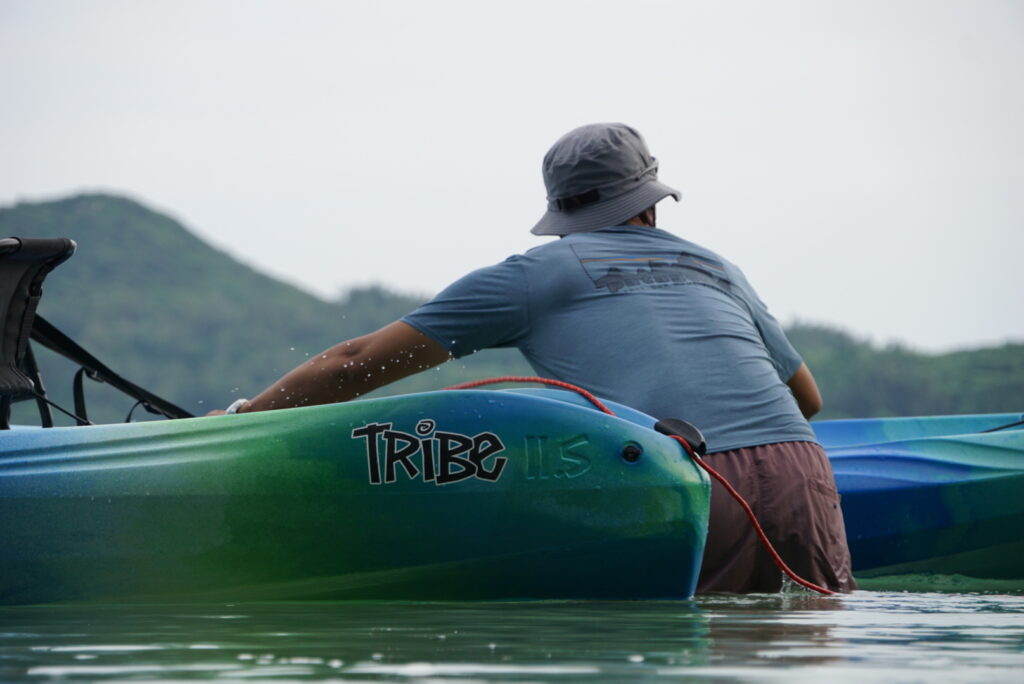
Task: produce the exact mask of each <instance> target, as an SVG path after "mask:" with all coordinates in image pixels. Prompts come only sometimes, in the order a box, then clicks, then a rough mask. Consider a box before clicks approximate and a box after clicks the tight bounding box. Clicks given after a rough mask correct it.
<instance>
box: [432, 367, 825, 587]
mask: <svg viewBox="0 0 1024 684" xmlns="http://www.w3.org/2000/svg"><path fill="white" fill-rule="evenodd" d="M503 382H516V383H525V382H533V383H540V384H542V385H551V386H553V387H560V388H562V389H566V390H570V391H572V392H576V393H577V394H579V395H580V396H582V397H583V398H584V399H586V400H587V401H589V402H590V403H591V404H593V405H594V406H595V407H596V408H597V409H598V410H599V411H601V412H602V413H607V414H608V415H610V416H614V415H615V413H613V412H612V410H611V409H609V408H608V407H607V406H605V405H604V404H603V403H602V402H601V400H600V399H598V398H597V397H595V396H594V395H593V394H591V393H590V392H588V391H587V390H585V389H583V388H582V387H577V386H576V385H573V384H571V383H568V382H562V381H561V380H552V379H550V378H539V377H533V376H525V375H506V376H503V377H500V378H486V379H484V380H472V381H470V382H464V383H461V384H458V385H452V386H451V387H445V389H446V390H464V389H474V388H476V387H482V386H484V385H496V384H499V383H503ZM668 436H669V437H671V438H672V439H674V440H676V441H677V442H679V444H680V445H681V446H682V447H683V450H684V451H685V452H686V453H687V454H688V455H689V457H690V458H691V459H693V462H694V463H696V464H697V465H698V466H699V467H701V468H703V469H704V471H705V472H707V474H708V475H710V476H711V477H713V478H715V479H716V480H718V482H719V483H720V484H721V485H722V486H723V487H725V491H727V492H729V494H730V496H732V498H734V499H736V501H738V502H739V504H740V506H742V507H743V511H744V512H745V513H746V514H747V518H749V519H750V524H751V525H753V526H754V531H755V532H756V533H757V536H758V538H759V539H760V540H761V544H762V545H763V546H764V548H765V549H766V550H767V551H768V554H769V555H770V556H771V557H772V560H773V561H775V565H777V566H778V568H779V570H781V571H782V572H783V574H785V575H786V577H789V578H790V579H791V580H793V581H794V582H796V583H797V584H799V585H800V586H802V587H805V588H807V589H810V590H811V591H816V592H818V593H819V594H824V595H826V596H831V595H832V594H834V593H835V592H834V591H831V590H829V589H826V588H825V587H819V586H818V585H817V584H814V583H813V582H808V581H807V580H805V579H804V578H803V577H800V576H799V575H797V574H796V573H795V572H793V571H792V570H790V568H789V566H788V565H786V563H785V561H783V560H782V556H780V555H779V552H778V551H776V550H775V547H774V546H772V543H771V541H770V540H769V539H768V535H767V534H765V532H764V529H762V528H761V523H759V522H758V521H757V516H756V515H754V511H753V509H751V508H750V504H748V503H747V502H746V501H745V500H744V498H743V496H742V495H741V494H740V493H739V492H737V491H736V490H735V489H734V488H733V486H732V485H731V484H729V482H728V481H727V480H726V479H725V478H724V477H722V475H721V474H719V473H718V471H716V470H715V469H714V468H712V467H711V466H709V465H708V464H707V463H705V462H704V459H702V458H701V457H700V456H698V455H697V452H696V451H694V450H693V447H692V446H691V445H690V443H689V442H687V441H686V440H685V439H683V438H682V437H680V436H679V435H668Z"/></svg>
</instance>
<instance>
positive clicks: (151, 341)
mask: <svg viewBox="0 0 1024 684" xmlns="http://www.w3.org/2000/svg"><path fill="white" fill-rule="evenodd" d="M8 235H17V236H25V237H53V236H61V237H70V238H72V239H74V240H75V241H77V243H78V246H79V248H78V252H77V253H76V254H75V256H74V257H73V258H72V259H71V260H69V261H68V262H66V263H65V264H64V265H62V266H61V267H60V268H59V269H57V270H56V271H54V273H53V274H51V275H50V277H49V279H48V280H47V282H46V284H45V287H44V289H45V291H46V294H45V296H44V297H43V300H42V304H41V305H40V313H42V314H43V315H44V316H46V317H47V318H48V319H49V320H50V321H51V322H52V323H54V324H55V325H57V326H58V327H59V328H61V329H63V330H64V331H65V332H67V333H68V334H69V335H71V336H72V337H73V338H75V339H76V340H77V341H78V342H79V343H81V344H82V345H83V346H85V347H86V348H87V349H89V350H90V351H92V352H93V353H94V354H95V355H96V356H98V357H99V358H100V359H102V360H104V361H105V362H106V363H108V364H109V365H110V366H112V367H113V368H114V369H115V370H117V371H118V372H119V373H121V374H122V375H124V376H125V377H127V378H129V379H131V380H132V381H134V382H136V383H137V384H140V385H142V386H144V387H146V388H148V389H150V390H152V391H154V392H156V393H157V394H160V395H162V396H164V397H166V398H167V399H169V400H171V401H173V402H175V403H177V404H179V405H181V406H182V407H184V408H186V409H187V410H189V411H192V412H195V413H205V412H206V411H207V410H208V409H210V408H221V407H223V406H226V405H227V404H228V403H230V401H231V400H232V399H233V398H235V397H236V396H239V395H243V396H249V395H251V394H253V393H255V392H256V391H258V390H259V389H261V388H263V387H265V386H266V385H268V384H270V383H271V382H272V381H274V380H276V379H277V378H278V377H279V376H280V375H281V374H282V373H284V372H285V371H287V370H289V369H290V368H292V367H294V366H295V365H297V364H298V363H300V362H301V361H302V360H303V359H305V358H306V357H308V356H309V355H311V354H315V353H317V352H319V351H320V350H322V349H324V348H326V347H328V346H330V345H332V344H334V343H336V342H338V341H339V340H343V339H347V338H350V337H355V336H358V335H362V334H365V333H367V332H370V331H372V330H374V329H376V328H378V327H380V326H381V325H384V324H386V323H388V322H390V321H392V320H394V319H396V318H398V317H399V316H401V315H402V314H404V313H406V312H407V311H409V310H410V309H412V308H413V307H414V306H416V305H417V304H418V303H419V301H418V300H417V299H416V298H415V297H410V296H407V295H402V294H397V293H393V292H389V291H387V290H384V289H381V288H361V289H356V290H353V291H351V292H349V293H347V295H346V296H345V297H344V298H342V299H341V300H339V301H337V302H327V301H324V300H322V299H319V298H317V297H315V296H313V295H310V294H308V293H306V292H304V291H302V290H299V289H297V288H295V287H293V286H290V285H287V284H285V283H282V282H280V281H277V280H275V279H273V278H270V277H268V276H266V275H264V274H261V273H259V272H257V271H255V270H254V269H252V268H250V267H248V266H246V265H244V264H242V263H240V262H239V261H238V260H236V259H235V258H234V257H232V256H230V255H229V254H226V253H224V252H222V251H219V250H217V249H215V248H213V247H211V246H210V245H208V244H206V243H205V242H203V241H202V240H200V239H199V238H198V237H196V236H195V235H193V234H192V233H191V232H189V231H188V230H187V229H186V228H185V227H184V226H182V225H181V224H180V223H178V222H176V221H174V220H173V219H172V218H170V217H168V216H165V215H163V214H160V213H157V212H154V211H152V210H150V209H148V208H146V207H144V206H142V205H141V204H139V203H137V202H134V201H132V200H129V199H125V198H121V197H113V196H108V195H81V196H76V197H70V198H67V199H62V200H57V201H51V202H39V203H19V204H17V205H15V206H13V207H8V208H2V209H0V236H8ZM789 333H790V336H791V339H792V340H793V343H794V345H795V346H796V347H797V348H798V349H799V350H800V352H801V353H802V354H803V355H804V358H805V359H806V360H807V363H808V365H809V366H810V367H811V368H812V370H813V371H814V374H815V376H816V377H817V379H818V383H819V386H820V387H821V389H822V393H823V395H824V396H825V406H826V408H825V411H824V412H823V414H822V417H859V416H865V417H866V416H880V415H921V414H938V413H969V412H986V411H1018V410H1024V345H1019V344H1017V345H1005V346H1003V347H997V348H991V349H980V350H965V351H958V352H954V353H951V354H942V355H929V354H922V353H918V352H915V351H912V350H909V349H906V348H903V347H886V348H877V347H874V346H872V345H870V344H868V343H866V342H863V341H860V340H857V339H856V338H854V337H853V336H851V335H849V334H847V333H845V332H843V331H839V330H836V329H834V328H829V327H827V326H815V325H799V326H794V327H792V328H790V330H789ZM40 357H41V358H40V363H41V365H42V366H43V370H44V378H45V380H46V382H47V387H48V389H49V390H50V392H51V394H53V395H54V396H55V397H56V398H57V399H58V400H60V401H62V402H64V403H65V404H67V405H70V403H71V402H70V380H71V374H72V373H73V371H74V369H73V368H72V367H70V365H69V364H66V363H64V362H63V361H62V360H60V359H56V358H53V357H52V355H49V354H48V353H45V352H43V353H40ZM529 372H530V371H529V367H528V366H527V365H526V363H525V362H524V361H523V359H522V357H521V356H520V355H519V354H518V352H515V351H508V350H489V351H485V352H481V353H479V354H476V355H474V356H473V357H470V358H466V359H460V360H458V361H454V362H451V363H448V364H445V365H443V366H441V367H439V368H438V369H434V370H431V371H428V372H427V373H422V374H420V375H418V376H413V377H412V378H408V379H406V380H404V381H402V382H401V383H397V384H396V385H393V386H391V387H388V388H384V389H383V390H379V391H378V394H394V393H401V392H413V391H423V390H429V389H437V388H439V387H444V386H447V385H450V384H454V383H456V382H460V381H463V380H469V379H474V378H480V377H489V376H495V375H505V374H523V373H529ZM87 395H88V397H89V406H90V417H92V418H94V419H95V420H97V421H116V420H123V419H124V416H125V414H126V413H127V411H128V409H129V408H130V407H131V404H132V402H131V401H130V400H127V399H125V398H123V397H122V396H121V395H119V394H117V393H116V392H113V391H112V390H110V389H109V388H106V387H105V386H100V385H94V384H93V385H89V386H88V387H87ZM30 408H31V407H29V406H27V405H25V404H22V405H19V406H18V407H17V412H16V416H15V417H16V418H18V417H19V416H25V418H24V419H25V420H27V421H31V420H33V415H32V411H31V410H30Z"/></svg>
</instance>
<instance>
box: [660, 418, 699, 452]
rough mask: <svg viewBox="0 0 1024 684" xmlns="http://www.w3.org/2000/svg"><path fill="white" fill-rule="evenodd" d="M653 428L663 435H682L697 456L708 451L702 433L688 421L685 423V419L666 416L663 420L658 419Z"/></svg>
mask: <svg viewBox="0 0 1024 684" xmlns="http://www.w3.org/2000/svg"><path fill="white" fill-rule="evenodd" d="M654 429H655V430H657V431H658V432H660V433H661V434H663V435H675V436H676V437H682V438H683V439H685V440H686V443H687V444H689V445H690V447H691V448H692V449H693V451H694V452H695V453H696V454H697V455H698V456H703V455H704V454H706V453H707V452H708V445H707V442H705V441H704V435H702V434H701V433H700V430H698V429H697V428H696V427H694V426H693V425H691V424H690V423H687V422H686V421H685V420H680V419H678V418H666V419H665V420H659V421H658V422H657V423H655V425H654Z"/></svg>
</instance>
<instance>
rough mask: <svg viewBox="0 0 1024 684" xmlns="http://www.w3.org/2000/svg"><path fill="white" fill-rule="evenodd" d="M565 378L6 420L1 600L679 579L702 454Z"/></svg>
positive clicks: (337, 594) (621, 594)
mask: <svg viewBox="0 0 1024 684" xmlns="http://www.w3.org/2000/svg"><path fill="white" fill-rule="evenodd" d="M575 396H576V395H572V397H569V393H566V392H559V391H554V390H518V391H498V392H494V391H484V390H476V391H473V390H471V391H442V392H430V393H425V394H419V395H407V396H400V397H392V398H382V399H367V400H363V401H356V402H350V403H347V404H335V405H330V406H318V407H309V408H299V409H289V410H283V411H274V412H267V413H259V414H243V415H231V416H221V417H216V418H193V419H184V420H174V421H161V422H148V423H132V424H122V425H103V426H85V427H68V428H50V429H40V428H35V429H33V428H16V429H13V430H9V431H3V432H0V603H4V604H28V603H48V602H66V601H118V602H123V601H168V600H174V601H177V600H202V601H246V600H316V599H331V600H336V599H426V600H442V599H517V598H558V599H566V598H601V599H648V598H649V599H655V598H685V597H688V596H691V595H692V594H693V591H694V587H695V584H696V581H697V575H698V572H699V569H700V561H701V555H702V553H703V548H704V540H705V537H706V531H707V520H708V502H709V497H710V485H709V481H708V478H707V476H706V475H705V474H704V472H703V471H701V470H700V469H699V468H697V467H696V466H695V465H694V464H693V463H692V462H691V461H690V459H689V457H687V455H686V454H685V453H684V452H683V451H682V449H681V448H680V446H679V445H678V444H677V443H676V442H674V441H673V440H672V439H670V438H669V437H666V436H665V435H662V434H659V433H657V432H655V431H654V430H652V429H650V427H649V426H648V425H647V424H646V422H647V421H648V418H647V417H646V416H643V415H642V414H639V413H637V412H635V411H631V410H630V409H628V408H626V407H623V406H616V405H614V404H610V406H611V408H612V409H613V410H614V411H615V412H616V413H617V414H618V416H619V417H615V416H609V415H607V414H604V413H601V412H599V411H597V410H595V409H594V408H593V407H589V405H587V406H584V405H582V400H579V401H577V400H576V399H575V398H573V397H575ZM651 422H653V421H651ZM641 423H644V424H641Z"/></svg>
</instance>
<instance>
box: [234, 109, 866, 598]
mask: <svg viewBox="0 0 1024 684" xmlns="http://www.w3.org/2000/svg"><path fill="white" fill-rule="evenodd" d="M657 169H658V166H657V162H656V160H655V159H654V157H652V156H651V154H650V152H649V151H648V149H647V145H646V143H645V142H644V140H643V138H642V137H641V136H640V134H639V133H638V132H637V131H635V130H633V129H632V128H630V127H628V126H625V125H623V124H594V125H589V126H583V127H581V128H577V129H575V130H573V131H570V132H569V133H568V134H566V135H565V136H563V137H562V138H561V139H560V140H558V141H557V142H556V143H555V144H554V146H553V147H552V148H551V149H550V151H549V152H548V153H547V155H546V156H545V158H544V164H543V174H544V182H545V185H546V186H547V191H548V209H547V212H546V213H545V214H544V216H543V217H542V218H541V220H540V221H539V222H538V223H537V225H536V226H534V228H533V233H535V234H537V235H557V236H559V237H560V238H562V239H561V240H558V241H553V242H550V243H548V244H545V245H542V246H540V247H537V248H535V249H532V250H530V251H529V252H527V253H526V254H523V255H519V256H514V257H511V258H509V259H507V260H506V261H505V262H503V263H501V264H497V265H495V266H490V267H487V268H483V269H480V270H478V271H475V272H473V273H471V274H469V275H467V276H465V277H464V278H462V279H461V280H459V281H457V282H455V283H454V284H452V285H451V286H449V287H448V288H447V289H445V290H444V291H443V292H442V293H441V294H439V295H438V296H437V297H436V298H435V299H434V300H433V301H431V302H428V303H427V304H424V305H423V306H421V307H420V308H419V309H417V310H416V311H413V312H412V313H411V314H409V315H407V316H405V317H404V318H403V319H401V320H400V321H396V322H394V323H392V324H390V325H388V326H385V327H384V328H382V329H380V330H378V331H377V332H374V333H372V334H370V335H366V336H365V337H360V338H357V339H353V340H349V341H347V342H343V343H341V344H338V345H336V346H334V347H332V348H331V349H328V350H327V351H325V352H323V354H321V355H319V356H318V357H317V358H315V359H313V360H311V361H309V362H307V363H305V364H303V365H302V366H300V367H298V368H296V369H295V370H293V371H291V372H290V373H288V374H287V375H285V376H284V377H283V378H281V380H279V381H278V382H277V383H275V384H274V385H273V386H272V387H270V388H268V389H267V390H265V391H264V392H262V393H261V394H259V395H258V396H257V397H256V398H254V399H253V400H252V401H251V402H248V401H245V400H240V401H239V402H236V403H235V404H233V405H232V407H231V408H229V412H233V411H238V412H240V413H245V412H249V411H263V410H268V409H274V408H284V407H289V406H303V405H308V404H324V403H331V402H337V401H346V400H348V399H352V398H354V397H357V396H360V395H362V394H365V393H366V392H369V391H371V390H373V389H375V388H377V387H380V386H382V385H385V384H388V383H390V382H393V381H395V380H398V379H400V378H403V377H405V376H406V375H409V374H411V373H414V372H417V371H420V370H423V369H425V368H429V367H431V366H435V365H437V364H439V363H442V362H444V361H447V360H448V359H449V358H453V357H459V356H463V355H466V354H470V353H472V352H474V351H477V350H478V349H483V348H486V347H510V346H515V347H518V348H519V349H520V351H521V352H522V353H523V354H524V356H526V358H527V360H529V362H530V363H531V365H532V366H533V367H534V369H535V370H536V371H537V373H538V374H539V375H542V376H544V377H549V378H554V379H558V380H563V381H566V382H570V383H573V384H575V385H579V386H581V387H584V388H586V389H587V390H589V391H591V392H593V393H594V394H596V395H598V396H600V397H605V398H607V399H611V400H614V401H617V402H620V403H623V404H626V405H628V406H632V407H634V408H636V409H639V410H641V411H644V412H645V413H648V414H650V415H652V416H654V417H656V418H659V419H664V418H682V419H684V420H687V421H689V422H691V423H693V424H694V425H696V426H697V427H698V428H700V429H701V430H702V431H703V433H704V435H705V437H706V439H707V443H708V451H709V453H710V454H711V455H710V456H709V457H708V458H707V460H708V462H709V463H710V464H711V465H712V467H714V468H716V469H717V470H719V472H721V473H722V474H723V475H725V477H726V478H727V479H728V480H729V481H730V482H731V483H732V484H733V486H735V487H736V488H737V489H738V490H739V491H740V493H741V494H743V495H744V496H745V498H747V500H748V502H749V503H750V504H751V506H752V507H753V508H754V510H755V511H756V512H757V513H758V515H759V517H760V518H761V520H762V524H763V525H764V526H765V530H766V532H767V534H768V535H769V537H770V538H771V539H772V541H773V542H774V544H775V545H776V548H777V549H778V550H779V552H780V553H781V555H782V557H783V559H784V560H786V562H787V563H788V564H789V565H790V567H792V569H793V570H794V571H796V572H797V574H799V575H801V576H802V577H804V578H805V579H808V580H810V581H812V582H815V583H817V584H819V585H823V586H827V587H829V588H831V589H834V590H840V591H848V590H851V589H852V588H854V583H853V578H852V576H851V574H850V560H849V551H848V550H847V547H846V539H845V533H844V530H843V521H842V514H841V512H840V510H839V506H838V496H837V494H836V491H835V484H834V480H833V477H832V471H831V467H830V466H829V463H828V459H827V458H826V456H825V454H824V452H823V451H822V449H821V447H820V446H818V445H817V444H816V443H815V438H814V433H813V432H812V431H811V428H810V426H809V425H808V423H807V420H806V419H807V418H809V417H810V416H812V415H813V414H815V413H816V412H817V411H818V410H820V407H821V397H820V395H819V394H818V389H817V386H816V385H815V382H814V378H813V376H812V375H811V373H810V371H809V370H808V369H807V366H806V365H804V364H803V362H802V360H801V359H800V356H799V355H798V354H797V352H796V351H795V350H794V349H793V347H792V346H791V345H790V343H789V341H788V340H787V339H786V336H785V334H784V333H783V331H782V328H781V327H780V326H779V324H778V323H777V322H776V321H775V319H774V318H772V316H771V315H770V314H769V313H768V311H767V309H766V308H765V306H764V304H763V303H762V302H761V301H760V300H759V299H758V298H757V295H756V294H755V293H754V291H753V289H752V288H751V286H750V285H749V284H748V283H747V281H746V279H745V278H744V276H743V274H742V273H741V272H740V270H739V269H738V268H736V267H735V266H733V265H732V264H730V263H729V262H727V261H725V260H723V259H722V258H721V257H719V256H718V255H716V254H715V253H713V252H711V251H710V250H707V249H705V248H703V247H700V246H699V245H695V244H693V243H691V242H687V241H686V240H682V239H680V238H678V237H676V236H674V235H672V234H670V233H667V232H665V231H662V230H660V229H658V228H656V227H655V209H654V207H655V205H656V204H657V203H658V202H659V201H660V200H662V199H664V198H665V197H669V196H672V197H673V198H675V199H676V200H677V201H678V200H679V197H680V196H679V193H678V191H676V190H674V189H672V188H670V187H669V186H667V185H664V184H662V183H661V182H659V181H658V178H657ZM781 582H782V580H781V574H780V572H779V570H778V569H777V568H776V567H775V566H774V564H773V563H772V561H771V560H770V558H769V557H768V555H767V553H766V552H764V551H763V550H762V549H761V547H760V545H759V543H758V542H757V540H756V538H755V536H754V533H753V531H752V530H751V528H750V525H749V523H748V522H747V520H746V519H745V518H744V515H743V512H742V510H741V509H740V507H739V506H738V505H737V504H736V502H735V501H732V500H731V499H730V498H729V497H728V495H727V494H726V493H725V492H724V490H722V489H721V488H720V485H718V483H715V484H714V485H713V491H712V512H711V524H710V530H709V535H708V546H707V550H706V552H705V561H704V569H703V571H702V574H701V579H700V584H699V590H700V591H777V590H778V589H779V588H780V586H781Z"/></svg>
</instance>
